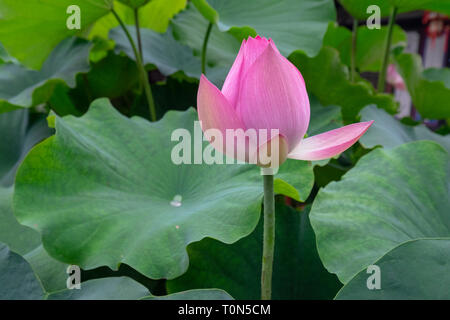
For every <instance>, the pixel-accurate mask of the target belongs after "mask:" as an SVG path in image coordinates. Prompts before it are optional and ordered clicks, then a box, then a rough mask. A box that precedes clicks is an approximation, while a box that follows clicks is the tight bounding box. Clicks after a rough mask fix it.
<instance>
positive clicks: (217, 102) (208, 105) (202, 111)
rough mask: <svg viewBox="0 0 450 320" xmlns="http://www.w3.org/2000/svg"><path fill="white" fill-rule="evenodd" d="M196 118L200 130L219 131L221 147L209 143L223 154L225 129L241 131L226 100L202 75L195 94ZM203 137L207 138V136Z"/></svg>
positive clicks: (240, 124) (232, 109)
mask: <svg viewBox="0 0 450 320" xmlns="http://www.w3.org/2000/svg"><path fill="white" fill-rule="evenodd" d="M197 111H198V118H199V120H200V121H201V124H202V130H203V132H205V131H206V130H208V129H217V130H220V132H221V133H222V136H223V143H221V145H218V144H217V143H216V144H215V143H214V142H211V144H212V145H213V146H214V147H215V148H216V149H218V150H219V151H220V152H222V153H225V146H226V129H234V130H235V129H243V128H244V126H243V124H242V121H241V120H240V119H239V117H238V116H237V114H236V111H235V110H234V108H233V107H232V106H231V104H230V103H229V102H228V100H227V98H225V96H224V95H223V94H222V93H221V92H220V91H219V89H217V88H216V86H214V85H213V84H212V83H211V82H210V81H209V80H208V79H207V78H206V77H205V76H204V75H202V76H201V78H200V85H199V88H198V93H197ZM205 136H206V137H207V138H208V139H210V137H208V135H207V134H205Z"/></svg>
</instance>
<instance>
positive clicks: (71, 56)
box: [0, 38, 92, 113]
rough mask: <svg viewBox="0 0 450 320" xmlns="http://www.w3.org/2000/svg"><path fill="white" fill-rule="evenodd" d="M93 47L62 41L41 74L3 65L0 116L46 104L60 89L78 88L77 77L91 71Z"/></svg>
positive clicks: (17, 66) (80, 40) (70, 40)
mask: <svg viewBox="0 0 450 320" xmlns="http://www.w3.org/2000/svg"><path fill="white" fill-rule="evenodd" d="M91 47H92V44H91V43H90V42H88V41H86V40H83V39H79V38H68V39H66V40H64V41H62V42H61V43H60V44H59V45H58V46H57V47H56V48H55V49H54V50H53V52H52V53H51V54H50V56H49V57H48V58H47V60H46V61H45V63H44V64H43V66H42V69H41V70H40V71H35V70H30V69H26V68H25V67H23V66H21V65H18V64H14V63H6V64H3V65H0V88H1V89H0V113H2V112H7V111H10V110H13V109H17V108H28V107H32V106H36V105H38V104H41V103H44V102H47V101H48V100H49V99H50V98H51V96H52V93H53V91H54V90H55V87H56V86H57V85H61V84H63V85H65V84H67V85H68V86H69V87H74V86H75V76H76V75H77V74H78V73H80V72H86V71H88V70H89V51H90V49H91Z"/></svg>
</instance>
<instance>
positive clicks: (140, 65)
mask: <svg viewBox="0 0 450 320" xmlns="http://www.w3.org/2000/svg"><path fill="white" fill-rule="evenodd" d="M111 11H112V13H113V14H114V16H115V17H116V19H117V21H118V22H119V24H120V26H121V27H122V29H123V31H124V32H125V35H126V36H127V38H128V41H129V42H130V45H131V48H132V49H133V52H134V56H135V58H136V64H137V66H138V69H139V72H140V74H141V81H142V85H143V87H144V91H145V96H146V98H147V103H148V108H149V111H150V119H151V120H152V121H156V111H155V102H154V101H153V95H152V89H151V88H150V82H149V81H148V74H147V71H146V70H145V68H144V64H143V63H142V57H141V55H140V54H139V51H138V50H137V48H136V44H135V43H134V41H133V38H132V37H131V35H130V32H128V29H127V27H126V26H125V24H124V23H123V21H122V19H120V17H119V15H118V14H117V12H116V11H115V10H114V9H112V10H111Z"/></svg>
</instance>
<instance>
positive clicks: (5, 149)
mask: <svg viewBox="0 0 450 320" xmlns="http://www.w3.org/2000/svg"><path fill="white" fill-rule="evenodd" d="M51 134H52V130H50V129H49V128H48V126H47V123H46V121H45V119H44V118H42V117H38V118H37V119H36V120H35V121H34V122H33V123H30V121H29V115H28V110H24V109H22V110H14V111H10V112H7V113H2V114H0V136H1V137H2V139H1V140H0V186H5V187H8V186H11V185H12V184H13V183H14V177H15V175H16V170H17V167H18V166H19V164H20V162H21V160H22V159H23V158H24V157H25V155H26V153H27V152H28V151H29V150H30V149H31V148H32V147H33V146H34V145H35V144H36V143H38V142H39V141H41V140H43V139H45V138H47V137H48V136H50V135H51Z"/></svg>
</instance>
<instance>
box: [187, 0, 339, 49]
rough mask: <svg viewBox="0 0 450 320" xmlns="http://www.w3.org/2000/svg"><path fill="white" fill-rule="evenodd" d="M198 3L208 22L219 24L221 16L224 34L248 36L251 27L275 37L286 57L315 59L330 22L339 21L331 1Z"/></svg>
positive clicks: (210, 0)
mask: <svg viewBox="0 0 450 320" xmlns="http://www.w3.org/2000/svg"><path fill="white" fill-rule="evenodd" d="M194 4H195V5H196V6H197V8H198V9H199V11H200V12H201V13H202V14H203V15H204V16H205V18H206V19H207V20H209V21H211V22H215V21H216V20H217V17H218V20H217V26H218V27H219V29H220V30H221V31H230V32H231V33H234V34H241V35H242V34H244V35H245V34H248V32H249V27H250V28H251V29H253V30H254V32H252V33H257V34H259V35H261V36H264V37H267V38H269V37H270V38H272V39H273V40H274V42H275V44H276V45H277V47H278V49H279V50H280V52H281V53H282V54H284V55H285V56H288V55H289V54H291V53H292V52H293V51H294V50H302V51H303V52H305V53H306V54H307V55H308V56H315V55H316V54H317V53H318V52H319V50H320V48H321V47H322V39H323V36H324V34H325V32H326V30H327V27H328V23H329V22H330V21H333V20H335V19H336V9H335V7H334V2H333V1H330V0H303V1H297V0H260V1H241V0H206V1H195V2H194ZM207 8H208V9H207ZM211 8H212V9H214V10H215V11H216V14H214V13H213V12H212V10H211Z"/></svg>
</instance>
